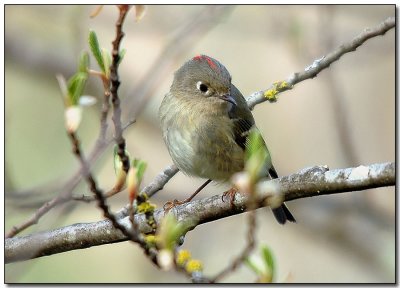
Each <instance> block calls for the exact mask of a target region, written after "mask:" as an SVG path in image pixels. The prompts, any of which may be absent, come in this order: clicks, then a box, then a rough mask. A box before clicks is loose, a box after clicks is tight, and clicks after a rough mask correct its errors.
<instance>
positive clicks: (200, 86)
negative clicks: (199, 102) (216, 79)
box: [196, 81, 208, 93]
mask: <svg viewBox="0 0 400 288" xmlns="http://www.w3.org/2000/svg"><path fill="white" fill-rule="evenodd" d="M196 87H197V89H198V90H200V91H201V92H203V93H207V91H208V86H207V85H206V84H204V83H203V82H201V81H199V82H197V83H196Z"/></svg>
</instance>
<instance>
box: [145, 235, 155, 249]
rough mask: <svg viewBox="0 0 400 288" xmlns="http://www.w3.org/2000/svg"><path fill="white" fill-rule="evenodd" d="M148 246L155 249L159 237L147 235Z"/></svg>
mask: <svg viewBox="0 0 400 288" xmlns="http://www.w3.org/2000/svg"><path fill="white" fill-rule="evenodd" d="M145 241H146V244H147V245H149V246H150V247H155V246H156V242H157V237H156V236H155V235H146V236H145Z"/></svg>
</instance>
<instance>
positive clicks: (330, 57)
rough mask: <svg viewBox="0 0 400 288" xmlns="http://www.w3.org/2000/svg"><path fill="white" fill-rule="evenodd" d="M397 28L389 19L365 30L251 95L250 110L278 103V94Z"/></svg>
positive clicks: (249, 98)
mask: <svg viewBox="0 0 400 288" xmlns="http://www.w3.org/2000/svg"><path fill="white" fill-rule="evenodd" d="M395 26H396V20H395V18H394V17H389V18H387V19H386V20H385V21H383V22H382V23H380V24H379V25H378V26H376V27H374V28H367V29H365V30H364V31H363V32H361V33H360V34H359V35H358V36H356V37H355V38H353V39H352V40H351V41H349V42H346V43H343V44H342V45H340V46H339V47H338V48H337V49H336V50H334V51H332V52H330V53H329V54H327V55H326V56H323V57H321V58H320V59H317V60H315V61H314V62H313V63H312V64H311V65H310V66H308V67H306V68H305V69H304V71H302V72H297V73H293V74H292V75H291V76H290V77H289V78H288V79H286V80H285V81H280V82H277V83H275V84H273V85H272V86H271V87H270V88H268V89H267V90H262V91H258V92H255V93H253V94H251V95H250V96H249V97H248V98H247V104H248V105H249V107H250V109H253V108H254V106H256V105H257V104H260V103H262V102H264V101H267V100H268V101H271V102H275V101H276V97H275V96H276V95H277V94H278V93H281V92H284V91H286V90H290V89H292V88H293V86H294V85H296V84H297V83H299V82H302V81H304V80H307V79H312V78H314V77H315V76H317V75H318V74H319V73H320V72H321V71H322V70H324V69H326V68H328V67H329V66H330V65H331V64H332V63H333V62H336V61H338V60H339V58H340V57H342V56H343V55H344V54H346V53H349V52H352V51H355V50H356V49H357V48H358V47H360V46H361V45H362V44H363V43H364V42H365V41H367V40H368V39H371V38H373V37H376V36H379V35H384V34H385V33H386V32H387V31H389V30H390V29H392V28H394V27H395Z"/></svg>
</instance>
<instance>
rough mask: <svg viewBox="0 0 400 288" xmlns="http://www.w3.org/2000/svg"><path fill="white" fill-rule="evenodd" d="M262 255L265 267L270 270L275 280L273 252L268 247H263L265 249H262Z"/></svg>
mask: <svg viewBox="0 0 400 288" xmlns="http://www.w3.org/2000/svg"><path fill="white" fill-rule="evenodd" d="M261 253H262V258H263V260H264V263H265V266H266V267H267V268H268V270H269V273H270V274H271V276H272V277H271V278H272V280H273V279H274V277H275V263H274V257H273V255H272V251H271V250H270V249H269V248H268V247H267V246H265V245H263V247H261Z"/></svg>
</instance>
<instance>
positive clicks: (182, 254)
mask: <svg viewBox="0 0 400 288" xmlns="http://www.w3.org/2000/svg"><path fill="white" fill-rule="evenodd" d="M190 258H192V255H191V254H190V252H189V251H188V250H185V249H182V250H179V251H178V253H177V254H176V264H178V265H179V266H184V265H185V263H186V262H187V261H189V260H190Z"/></svg>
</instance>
